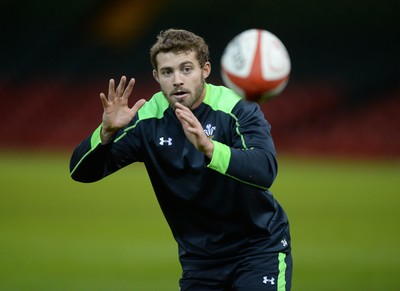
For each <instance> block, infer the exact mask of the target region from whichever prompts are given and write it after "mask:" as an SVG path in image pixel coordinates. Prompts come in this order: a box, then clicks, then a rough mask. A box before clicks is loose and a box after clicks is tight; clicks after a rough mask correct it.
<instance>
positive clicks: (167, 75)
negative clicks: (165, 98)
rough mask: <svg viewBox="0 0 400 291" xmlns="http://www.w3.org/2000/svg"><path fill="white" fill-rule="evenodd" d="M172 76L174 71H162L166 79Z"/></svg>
mask: <svg viewBox="0 0 400 291" xmlns="http://www.w3.org/2000/svg"><path fill="white" fill-rule="evenodd" d="M171 74H172V70H170V69H166V70H162V71H161V75H163V76H164V77H169V76H171Z"/></svg>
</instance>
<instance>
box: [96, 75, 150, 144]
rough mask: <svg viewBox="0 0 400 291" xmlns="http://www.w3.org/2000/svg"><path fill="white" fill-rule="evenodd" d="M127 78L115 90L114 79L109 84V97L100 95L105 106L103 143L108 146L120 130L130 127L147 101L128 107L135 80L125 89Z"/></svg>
mask: <svg viewBox="0 0 400 291" xmlns="http://www.w3.org/2000/svg"><path fill="white" fill-rule="evenodd" d="M125 84H126V77H125V76H122V77H121V80H120V82H119V84H118V87H117V89H115V82H114V79H110V82H109V84H108V96H106V95H105V94H104V93H100V100H101V103H102V104H103V109H104V112H103V122H102V124H101V143H102V144H106V143H107V142H108V141H109V140H110V139H111V138H112V136H113V135H114V134H115V133H117V131H118V130H120V129H121V128H123V127H125V126H126V125H128V123H129V122H130V121H131V120H132V118H133V117H134V116H135V115H136V113H137V112H138V110H139V109H140V108H141V107H142V106H143V105H144V103H145V102H146V100H144V99H140V100H139V101H137V102H136V103H135V105H134V106H133V107H132V108H129V107H128V98H129V96H130V95H131V93H132V89H133V86H134V85H135V79H133V78H132V79H131V80H130V81H129V83H128V86H127V87H126V88H125Z"/></svg>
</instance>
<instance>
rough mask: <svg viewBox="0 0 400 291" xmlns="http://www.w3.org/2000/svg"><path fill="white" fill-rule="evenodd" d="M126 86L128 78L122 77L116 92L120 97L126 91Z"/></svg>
mask: <svg viewBox="0 0 400 291" xmlns="http://www.w3.org/2000/svg"><path fill="white" fill-rule="evenodd" d="M125 84H126V77H125V76H122V77H121V80H120V81H119V84H118V87H117V91H116V92H115V93H116V94H117V96H118V97H120V96H122V94H123V92H124V89H125Z"/></svg>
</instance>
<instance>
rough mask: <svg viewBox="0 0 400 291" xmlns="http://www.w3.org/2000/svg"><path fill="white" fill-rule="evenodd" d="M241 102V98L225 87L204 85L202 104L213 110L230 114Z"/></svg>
mask: <svg viewBox="0 0 400 291" xmlns="http://www.w3.org/2000/svg"><path fill="white" fill-rule="evenodd" d="M240 101H241V97H240V96H239V95H237V94H236V93H235V92H234V91H233V90H231V89H229V88H227V87H225V86H216V85H212V84H208V83H207V84H206V96H205V98H204V101H203V102H204V103H205V104H207V105H208V106H210V107H211V108H212V109H213V110H218V111H223V112H225V113H231V112H232V110H233V108H234V107H235V106H236V105H237V104H238V103H239V102H240Z"/></svg>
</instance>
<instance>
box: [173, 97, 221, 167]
mask: <svg viewBox="0 0 400 291" xmlns="http://www.w3.org/2000/svg"><path fill="white" fill-rule="evenodd" d="M174 106H175V114H176V116H177V117H178V119H179V121H180V122H181V124H182V128H183V131H184V132H185V135H186V137H187V138H188V140H189V141H190V142H191V143H192V144H193V145H194V146H195V147H196V149H198V150H199V151H201V152H203V153H204V154H205V155H206V156H207V157H208V158H209V159H210V160H211V158H212V154H213V151H214V144H213V143H212V141H211V140H210V139H209V138H208V137H207V136H206V134H205V133H204V130H203V127H202V126H201V124H200V122H199V120H198V119H197V118H196V116H194V114H193V112H192V111H191V110H190V109H189V108H187V107H186V106H184V105H182V104H180V103H179V102H176V103H175V105H174Z"/></svg>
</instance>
